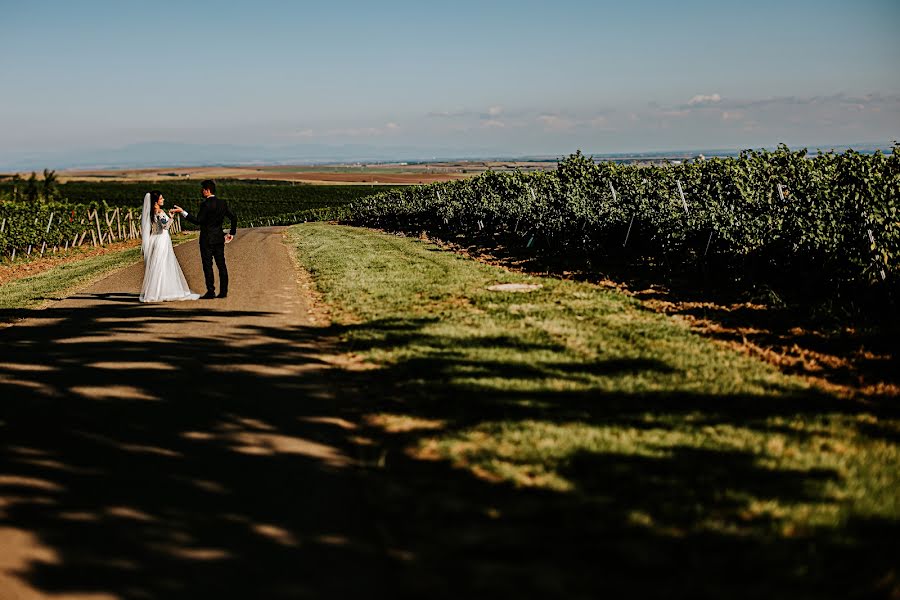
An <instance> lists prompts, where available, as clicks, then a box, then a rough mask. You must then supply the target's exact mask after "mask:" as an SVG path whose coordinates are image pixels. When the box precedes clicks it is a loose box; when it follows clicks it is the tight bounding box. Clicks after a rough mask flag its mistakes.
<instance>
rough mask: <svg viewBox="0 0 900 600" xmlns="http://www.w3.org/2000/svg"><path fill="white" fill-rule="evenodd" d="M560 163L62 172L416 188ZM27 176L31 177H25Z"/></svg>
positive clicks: (67, 175) (72, 176)
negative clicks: (480, 175) (485, 174)
mask: <svg viewBox="0 0 900 600" xmlns="http://www.w3.org/2000/svg"><path fill="white" fill-rule="evenodd" d="M555 168H556V161H546V162H537V161H534V162H518V161H471V162H470V161H454V162H434V163H353V164H332V165H300V166H291V165H278V166H214V167H178V168H168V167H156V168H142V169H97V170H83V169H72V170H64V171H58V172H57V175H58V177H59V180H60V181H61V182H66V181H173V180H176V181H177V180H185V179H192V180H193V179H196V180H202V179H266V180H277V181H295V182H298V183H318V184H339V185H340V184H343V185H353V184H365V185H372V184H379V185H416V184H425V183H434V182H438V181H453V180H455V179H465V178H467V177H474V176H475V175H478V174H480V173H483V172H485V171H487V170H494V171H510V170H516V169H519V170H522V171H535V170H541V171H543V170H552V169H555ZM22 175H23V176H27V173H23V174H22Z"/></svg>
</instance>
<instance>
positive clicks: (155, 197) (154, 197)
mask: <svg viewBox="0 0 900 600" xmlns="http://www.w3.org/2000/svg"><path fill="white" fill-rule="evenodd" d="M160 196H162V192H160V191H159V190H151V191H150V220H151V221H152V220H153V219H155V218H156V203H157V202H159V197H160Z"/></svg>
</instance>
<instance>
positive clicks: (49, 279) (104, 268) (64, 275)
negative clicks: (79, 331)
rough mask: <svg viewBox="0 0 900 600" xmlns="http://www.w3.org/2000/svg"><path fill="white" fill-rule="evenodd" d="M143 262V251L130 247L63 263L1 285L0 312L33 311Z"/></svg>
mask: <svg viewBox="0 0 900 600" xmlns="http://www.w3.org/2000/svg"><path fill="white" fill-rule="evenodd" d="M140 260H141V248H140V246H138V247H136V248H129V249H127V250H122V251H121V252H110V253H109V254H101V255H97V256H90V257H87V258H83V259H81V260H76V261H73V262H70V263H65V264H61V265H58V266H55V267H52V268H50V269H47V270H46V271H42V272H41V273H38V274H37V275H33V276H31V277H23V278H21V279H14V280H13V281H9V282H7V283H5V284H3V285H0V309H15V308H32V307H35V306H38V305H40V304H41V303H43V302H44V301H46V300H48V299H50V298H58V297H64V296H66V295H68V294H69V293H71V292H72V291H73V290H75V289H77V288H79V287H81V286H84V285H87V284H89V283H91V282H93V281H96V280H97V279H99V278H101V277H103V276H104V275H106V274H108V273H111V272H112V271H115V270H117V269H120V268H122V267H127V266H128V265H131V264H134V263H136V262H138V261H140Z"/></svg>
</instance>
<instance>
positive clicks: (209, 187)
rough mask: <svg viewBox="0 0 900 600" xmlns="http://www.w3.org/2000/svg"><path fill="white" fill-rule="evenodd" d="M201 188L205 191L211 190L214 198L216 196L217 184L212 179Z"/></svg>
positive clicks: (202, 184)
mask: <svg viewBox="0 0 900 600" xmlns="http://www.w3.org/2000/svg"><path fill="white" fill-rule="evenodd" d="M200 186H201V187H202V189H204V190H209V193H210V194H212V195H213V196H215V195H216V182H215V181H213V180H212V179H207V180H206V181H204V182H203V183H201V184H200Z"/></svg>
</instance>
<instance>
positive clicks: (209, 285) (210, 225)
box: [185, 196, 237, 294]
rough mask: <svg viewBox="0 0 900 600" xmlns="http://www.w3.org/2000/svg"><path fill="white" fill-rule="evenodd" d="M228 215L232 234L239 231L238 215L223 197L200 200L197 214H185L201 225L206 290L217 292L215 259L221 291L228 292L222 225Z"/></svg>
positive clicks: (201, 255) (201, 252)
mask: <svg viewBox="0 0 900 600" xmlns="http://www.w3.org/2000/svg"><path fill="white" fill-rule="evenodd" d="M225 217H228V220H229V222H230V223H231V235H234V233H235V231H237V217H235V216H234V213H233V212H231V211H230V210H229V209H228V203H227V202H225V200H222V199H221V198H217V197H215V196H210V197H208V198H206V199H205V200H203V201H201V202H200V210H199V211H197V216H196V217H195V216H193V215H191V214H189V213H188V214H185V218H186V219H187V220H188V221H190V222H191V223H193V224H195V225H199V226H200V259H201V260H202V261H203V276H204V277H205V278H206V292H207V293H210V294H212V293H215V291H216V283H215V279H214V278H213V268H212V264H213V259H215V260H216V266H217V267H218V268H219V293H220V294H227V293H228V268H227V267H226V266H225V234H224V233H223V232H222V225H223V224H224V222H225Z"/></svg>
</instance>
